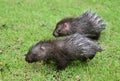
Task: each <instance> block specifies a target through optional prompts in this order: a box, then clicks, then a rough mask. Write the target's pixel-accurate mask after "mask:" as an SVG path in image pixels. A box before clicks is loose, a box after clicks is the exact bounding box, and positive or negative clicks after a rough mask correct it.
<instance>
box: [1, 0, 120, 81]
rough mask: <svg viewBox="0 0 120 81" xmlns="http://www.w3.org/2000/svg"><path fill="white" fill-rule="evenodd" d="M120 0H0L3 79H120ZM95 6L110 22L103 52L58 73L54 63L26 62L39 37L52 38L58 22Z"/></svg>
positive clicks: (9, 80)
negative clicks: (28, 53)
mask: <svg viewBox="0 0 120 81" xmlns="http://www.w3.org/2000/svg"><path fill="white" fill-rule="evenodd" d="M119 5H120V0H69V1H68V0H62V1H61V0H0V81H77V78H76V76H79V78H80V79H81V81H120V60H119V58H120V24H119V23H120V6H119ZM88 9H92V10H93V11H95V12H97V13H98V14H99V15H100V16H101V17H102V18H103V19H104V20H105V21H106V23H107V28H106V30H104V31H103V32H102V35H101V38H100V40H99V43H100V45H101V46H102V47H103V48H104V51H103V52H102V53H98V54H97V55H96V57H95V58H94V59H93V60H91V61H90V62H87V63H85V64H83V63H81V62H79V61H76V62H72V64H70V65H69V66H68V67H67V68H66V69H65V70H64V71H61V72H59V73H56V72H55V71H54V70H53V69H55V66H53V65H52V64H48V65H47V64H43V63H33V64H28V63H26V62H25V56H24V54H25V53H27V52H28V49H29V47H30V46H31V45H32V44H35V43H36V42H38V41H39V40H43V39H53V38H54V37H53V36H52V32H53V30H54V28H55V25H56V23H57V22H58V21H59V20H61V19H62V18H64V17H70V16H79V15H80V14H81V13H83V12H84V11H85V10H88Z"/></svg>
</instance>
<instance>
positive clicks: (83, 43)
mask: <svg viewBox="0 0 120 81" xmlns="http://www.w3.org/2000/svg"><path fill="white" fill-rule="evenodd" d="M101 51H102V49H101V47H100V46H99V45H98V44H97V43H95V42H93V41H91V40H90V39H88V38H86V37H84V36H82V35H80V34H79V33H76V34H73V35H70V36H66V37H64V38H56V39H55V40H47V41H40V42H38V43H37V44H35V45H34V46H32V47H31V48H30V50H29V52H28V53H27V54H26V58H25V60H26V61H27V62H28V63H32V62H37V61H41V60H42V61H45V62H48V61H50V60H52V61H55V62H56V64H57V71H59V70H62V69H65V67H66V66H67V64H68V63H69V62H71V61H74V60H80V61H86V60H87V59H93V57H94V56H95V55H96V53H97V52H101Z"/></svg>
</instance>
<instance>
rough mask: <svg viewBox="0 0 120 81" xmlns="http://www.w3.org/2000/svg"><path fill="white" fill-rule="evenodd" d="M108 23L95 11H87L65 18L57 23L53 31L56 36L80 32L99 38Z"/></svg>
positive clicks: (89, 36)
mask: <svg viewBox="0 0 120 81" xmlns="http://www.w3.org/2000/svg"><path fill="white" fill-rule="evenodd" d="M105 27H106V24H105V23H104V21H103V20H102V19H101V18H100V17H99V16H98V15H97V14H95V13H93V12H91V11H86V12H85V13H83V14H82V15H81V16H80V17H76V18H64V19H62V20H61V21H59V22H58V23H57V24H56V28H55V30H54V32H53V35H54V36H55V37H60V36H65V35H70V34H74V33H80V34H82V35H84V36H86V37H88V38H91V39H94V40H98V39H99V37H100V33H101V32H102V30H104V29H105Z"/></svg>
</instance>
